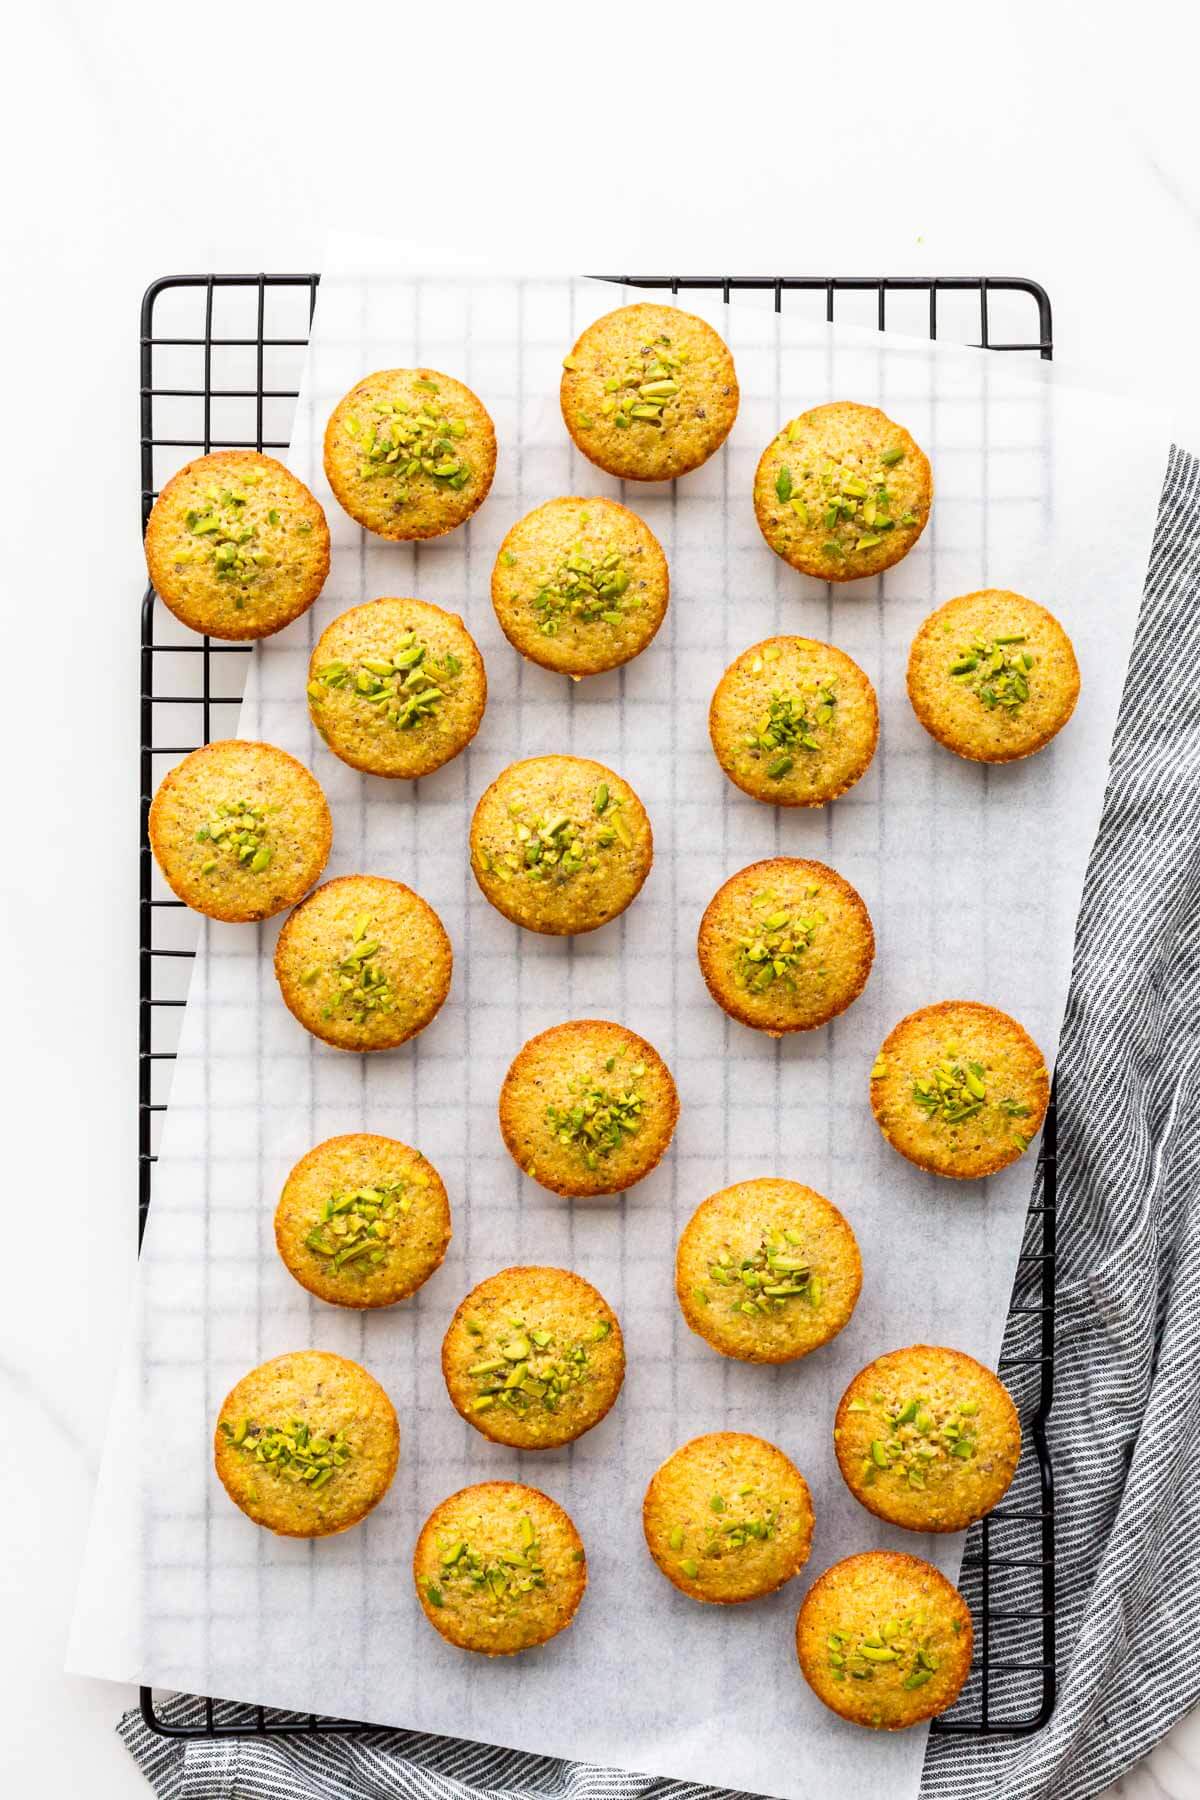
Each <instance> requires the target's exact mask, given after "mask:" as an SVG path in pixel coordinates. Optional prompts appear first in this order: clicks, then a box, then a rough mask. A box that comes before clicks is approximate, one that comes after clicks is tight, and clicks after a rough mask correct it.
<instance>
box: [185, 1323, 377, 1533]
mask: <svg viewBox="0 0 1200 1800" xmlns="http://www.w3.org/2000/svg"><path fill="white" fill-rule="evenodd" d="M213 1454H214V1458H215V1461H216V1467H217V1474H218V1475H219V1476H220V1478H221V1481H222V1483H223V1485H224V1488H225V1491H226V1493H227V1494H228V1495H229V1498H230V1499H231V1500H232V1501H233V1503H234V1505H235V1506H238V1507H240V1508H241V1510H242V1511H243V1512H244V1513H245V1514H246V1517H247V1518H249V1519H253V1520H254V1523H255V1524H256V1525H265V1526H266V1528H267V1529H268V1531H275V1532H278V1533H279V1534H280V1536H282V1537H328V1536H330V1535H331V1534H332V1533H334V1532H337V1531H346V1530H348V1529H349V1527H350V1526H351V1525H357V1523H358V1521H359V1520H360V1519H362V1518H365V1516H366V1514H367V1513H369V1512H370V1510H371V1508H372V1507H373V1506H377V1505H378V1504H379V1502H380V1500H382V1499H383V1496H384V1495H385V1494H386V1492H387V1490H388V1487H389V1486H390V1484H391V1480H392V1476H393V1475H394V1474H395V1473H396V1463H397V1461H398V1460H399V1456H400V1427H399V1425H398V1423H397V1421H396V1410H395V1408H394V1407H393V1405H392V1403H391V1401H390V1400H389V1399H388V1397H387V1395H386V1394H385V1393H384V1391H383V1389H382V1388H381V1387H380V1385H379V1383H378V1382H377V1381H376V1380H375V1377H374V1376H373V1375H368V1373H367V1371H366V1370H365V1369H363V1368H360V1367H359V1365H358V1363H356V1362H350V1361H349V1360H348V1359H347V1358H346V1357H344V1356H333V1355H331V1354H330V1352H329V1351H326V1350H297V1351H294V1352H292V1353H291V1354H290V1355H287V1356H276V1357H274V1358H272V1360H271V1361H270V1362H266V1363H263V1364H262V1365H261V1367H259V1368H257V1369H252V1370H251V1371H250V1373H249V1374H248V1375H244V1376H243V1377H242V1379H241V1380H240V1381H239V1382H238V1383H237V1386H236V1387H234V1388H233V1389H232V1391H231V1392H230V1393H229V1394H228V1395H227V1396H226V1399H225V1402H224V1405H223V1406H222V1407H221V1411H220V1415H219V1417H218V1419H217V1429H216V1434H215V1438H214V1444H213Z"/></svg>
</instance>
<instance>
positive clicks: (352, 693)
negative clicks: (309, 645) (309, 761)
mask: <svg viewBox="0 0 1200 1800" xmlns="http://www.w3.org/2000/svg"><path fill="white" fill-rule="evenodd" d="M486 705H487V675H486V673H485V671H484V667H483V658H482V656H480V654H479V651H478V650H477V648H476V646H475V640H474V638H473V637H472V636H471V634H470V632H469V631H468V630H467V628H466V626H465V625H464V624H463V622H462V620H461V619H460V618H459V617H458V615H457V613H448V612H443V611H442V609H441V607H440V606H432V605H430V603H429V601H427V600H393V599H385V600H368V601H367V602H366V604H365V605H364V606H352V607H351V608H350V610H349V612H344V613H342V614H341V616H340V617H339V618H336V619H334V621H333V623H332V624H331V625H327V626H326V628H325V630H324V631H323V632H322V633H321V636H320V639H319V641H318V643H317V646H316V648H315V650H314V651H313V653H312V658H311V660H310V662H309V665H308V710H309V712H310V713H311V714H312V722H313V724H314V725H315V726H316V728H317V730H318V731H319V732H320V734H321V736H322V737H323V738H324V740H325V742H326V744H327V745H328V746H329V748H330V749H331V750H332V751H333V754H334V755H335V756H340V757H341V759H342V761H343V762H344V763H349V764H350V767H351V768H352V769H361V770H362V771H363V772H364V774H367V775H387V776H391V777H393V778H395V779H397V780H405V781H410V780H414V779H415V778H416V777H417V776H419V775H429V774H431V773H432V771H433V770H434V769H440V768H441V766H442V764H443V763H448V762H449V761H450V759H451V757H454V756H457V755H458V753H459V751H460V750H462V749H465V747H466V746H467V745H468V744H469V743H470V741H471V739H472V738H473V737H474V736H475V733H476V732H477V731H478V730H479V721H480V720H481V719H482V717H483V709H484V707H485V706H486Z"/></svg>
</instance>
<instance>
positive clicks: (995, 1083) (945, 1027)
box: [871, 1000, 1050, 1181]
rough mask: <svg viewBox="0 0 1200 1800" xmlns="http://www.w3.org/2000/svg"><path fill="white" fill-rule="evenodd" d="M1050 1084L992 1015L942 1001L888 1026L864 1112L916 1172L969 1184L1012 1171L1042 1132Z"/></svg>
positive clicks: (1029, 1047)
mask: <svg viewBox="0 0 1200 1800" xmlns="http://www.w3.org/2000/svg"><path fill="white" fill-rule="evenodd" d="M1049 1099H1050V1074H1049V1071H1048V1069H1047V1068H1046V1065H1045V1062H1044V1061H1043V1059H1042V1053H1041V1051H1040V1050H1039V1049H1038V1047H1037V1045H1036V1044H1035V1043H1034V1041H1033V1039H1032V1038H1031V1037H1030V1035H1029V1033H1028V1032H1027V1031H1026V1030H1025V1029H1024V1027H1023V1026H1021V1025H1018V1024H1017V1021H1016V1020H1015V1019H1011V1018H1010V1017H1009V1016H1008V1014H1007V1013H1004V1012H1001V1011H1000V1010H999V1008H998V1007H995V1006H982V1005H980V1003H979V1002H978V1001H976V1000H943V1001H941V1002H940V1003H939V1004H938V1005H936V1006H924V1007H922V1008H921V1009H920V1011H919V1012H914V1013H909V1015H908V1017H907V1018H906V1019H901V1021H900V1023H899V1024H898V1025H894V1026H893V1027H892V1029H891V1031H890V1032H889V1033H888V1035H887V1037H886V1038H885V1039H884V1041H883V1047H882V1049H881V1050H880V1052H879V1055H878V1056H877V1057H876V1059H875V1062H874V1065H873V1067H872V1069H871V1110H872V1111H873V1112H874V1114H875V1122H876V1124H877V1125H878V1126H879V1129H880V1131H882V1133H883V1135H884V1137H885V1138H886V1139H887V1141H888V1143H889V1144H891V1146H892V1148H893V1149H894V1150H899V1152H900V1154H901V1156H906V1157H907V1158H908V1160H909V1162H913V1163H916V1165H917V1167H918V1168H921V1169H929V1170H931V1171H932V1172H933V1174H935V1175H951V1176H955V1177H957V1178H958V1179H960V1180H963V1181H973V1180H976V1179H978V1178H979V1177H980V1176H981V1175H993V1174H995V1172H996V1170H997V1169H1003V1168H1006V1167H1007V1165H1008V1164H1009V1163H1011V1162H1016V1160H1017V1158H1018V1157H1019V1156H1023V1155H1024V1154H1025V1152H1026V1150H1028V1148H1029V1146H1030V1144H1031V1143H1032V1141H1033V1139H1034V1138H1035V1137H1036V1136H1037V1134H1038V1132H1039V1131H1040V1130H1041V1128H1042V1120H1043V1119H1044V1118H1045V1116H1046V1107H1047V1104H1048V1103H1049Z"/></svg>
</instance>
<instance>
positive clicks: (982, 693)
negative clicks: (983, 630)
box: [949, 631, 1033, 713]
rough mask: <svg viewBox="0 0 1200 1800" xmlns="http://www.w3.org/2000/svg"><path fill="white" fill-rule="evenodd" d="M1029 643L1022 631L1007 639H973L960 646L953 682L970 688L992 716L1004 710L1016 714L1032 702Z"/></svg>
mask: <svg viewBox="0 0 1200 1800" xmlns="http://www.w3.org/2000/svg"><path fill="white" fill-rule="evenodd" d="M1026 642H1027V638H1026V634H1025V633H1024V632H1020V631H1018V632H1013V633H1011V634H1010V635H1008V636H1006V637H993V638H985V637H982V636H977V637H973V638H971V639H969V640H968V641H967V642H966V643H962V644H959V646H958V649H957V654H956V655H955V658H954V661H953V662H952V663H951V664H950V669H949V673H950V678H951V680H952V681H956V682H958V684H959V685H960V686H961V687H966V688H970V690H971V691H972V693H973V694H974V695H975V697H976V699H977V700H978V701H979V704H980V705H981V706H986V707H987V709H988V711H989V712H995V710H996V708H997V707H998V706H1002V707H1003V708H1004V709H1005V711H1006V712H1010V713H1015V712H1017V711H1018V710H1019V709H1020V708H1021V707H1022V706H1024V704H1025V702H1026V700H1028V698H1029V671H1030V670H1031V669H1032V668H1033V655H1032V653H1031V652H1030V651H1028V650H1023V649H1022V648H1021V645H1022V644H1024V643H1026Z"/></svg>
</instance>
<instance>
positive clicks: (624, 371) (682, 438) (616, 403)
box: [559, 302, 738, 481]
mask: <svg viewBox="0 0 1200 1800" xmlns="http://www.w3.org/2000/svg"><path fill="white" fill-rule="evenodd" d="M559 398H560V400H561V403H562V415H563V423H564V424H565V425H566V428H567V430H568V431H569V432H570V434H571V436H572V438H573V439H574V440H575V443H576V445H577V446H578V447H579V449H580V450H582V451H583V454H584V455H585V456H586V457H587V458H588V460H589V462H594V463H595V464H596V466H597V468H600V469H606V470H607V471H608V473H609V474H610V475H619V476H621V477H623V478H624V479H625V480H627V481H673V480H674V478H675V476H676V475H686V474H687V473H688V471H689V470H691V469H698V468H699V467H700V465H701V463H705V462H707V461H708V459H709V457H710V456H712V454H713V453H714V451H716V450H719V449H720V447H721V445H722V444H723V443H724V442H725V439H726V438H727V437H728V436H729V433H730V431H731V429H732V427H733V421H734V420H735V419H736V418H737V410H738V383H737V375H736V374H735V372H734V367H733V358H732V356H730V354H729V351H728V349H727V347H726V345H725V342H724V340H723V339H722V338H721V337H719V336H718V334H717V333H716V332H715V331H714V330H713V328H712V326H711V325H709V324H707V323H706V321H705V320H704V319H698V318H696V317H695V316H694V314H692V313H686V312H681V311H680V309H679V308H678V307H677V306H656V305H653V304H648V303H646V302H639V303H636V304H634V305H632V306H619V307H618V308H617V310H616V311H615V312H610V313H605V315H604V317H603V318H602V319H597V320H596V322H595V324H594V325H589V326H588V327H587V329H586V331H584V332H583V334H582V335H581V336H580V338H579V340H578V342H577V343H576V345H575V348H574V349H573V350H572V352H571V354H570V356H565V357H564V358H563V374H562V385H561V388H560V393H559Z"/></svg>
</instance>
